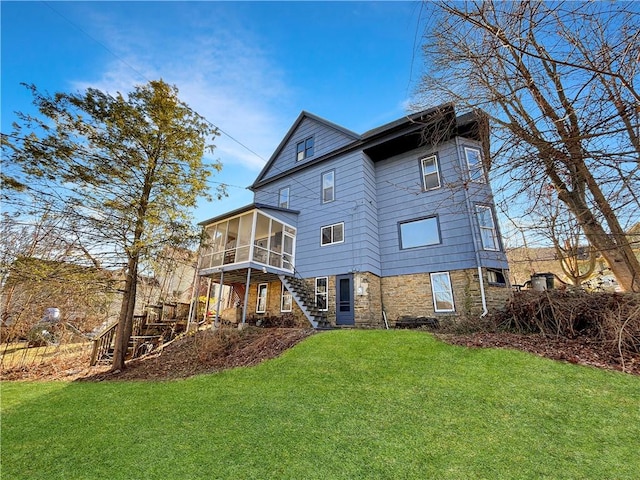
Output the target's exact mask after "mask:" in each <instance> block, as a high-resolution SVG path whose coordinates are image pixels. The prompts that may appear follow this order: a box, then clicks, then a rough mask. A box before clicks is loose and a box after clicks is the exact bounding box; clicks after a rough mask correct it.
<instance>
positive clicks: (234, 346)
mask: <svg viewBox="0 0 640 480" xmlns="http://www.w3.org/2000/svg"><path fill="white" fill-rule="evenodd" d="M313 333H314V330H311V329H297V328H266V329H265V328H256V327H253V328H251V327H249V328H247V329H245V330H242V331H238V330H236V329H228V330H225V329H223V330H217V331H213V330H203V331H200V332H198V333H197V334H195V335H189V336H186V337H183V338H181V339H178V340H177V341H175V342H174V343H172V344H170V345H168V346H166V347H165V348H164V349H163V350H161V351H159V352H156V353H152V354H150V355H148V356H146V357H141V358H138V359H135V360H132V361H130V362H128V363H127V368H126V369H125V370H124V371H121V372H120V371H116V372H111V371H106V372H99V373H97V374H95V375H89V376H85V377H80V378H78V380H79V381H104V380H171V379H177V378H187V377H191V376H194V375H199V374H203V373H213V372H219V371H221V370H226V369H229V368H235V367H248V366H252V365H257V364H259V363H261V362H263V361H264V360H267V359H270V358H275V357H277V356H278V355H280V354H281V353H282V352H284V351H285V350H287V349H289V348H291V347H293V346H294V345H295V344H297V343H298V342H300V341H301V340H303V339H305V338H307V337H308V336H309V335H312V334H313Z"/></svg>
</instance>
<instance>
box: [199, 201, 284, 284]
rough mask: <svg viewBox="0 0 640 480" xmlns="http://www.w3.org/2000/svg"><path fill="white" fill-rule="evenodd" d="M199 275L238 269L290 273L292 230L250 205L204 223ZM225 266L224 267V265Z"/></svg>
mask: <svg viewBox="0 0 640 480" xmlns="http://www.w3.org/2000/svg"><path fill="white" fill-rule="evenodd" d="M204 234H205V236H204V242H203V245H202V247H201V252H200V274H201V275H203V274H204V275H206V274H207V273H209V272H215V271H220V270H221V269H222V267H224V268H223V269H224V270H225V271H228V270H233V269H236V268H237V269H242V268H249V267H250V268H260V267H261V266H264V267H269V269H270V270H271V269H273V268H275V269H278V270H282V271H283V273H286V272H288V273H291V272H293V266H294V250H295V244H296V229H295V228H294V227H292V226H291V225H288V224H287V223H285V222H283V221H281V220H278V219H276V218H275V217H273V216H271V215H268V214H267V213H265V212H264V211H262V210H259V209H257V208H254V209H253V210H249V211H246V212H242V213H239V214H237V215H235V216H229V217H226V218H224V219H220V220H217V221H216V220H214V221H212V223H207V224H205V230H204ZM227 267H228V268H227Z"/></svg>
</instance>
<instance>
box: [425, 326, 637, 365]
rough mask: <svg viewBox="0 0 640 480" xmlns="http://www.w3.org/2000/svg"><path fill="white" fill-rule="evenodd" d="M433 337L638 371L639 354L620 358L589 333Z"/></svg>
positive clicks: (466, 344) (437, 335)
mask: <svg viewBox="0 0 640 480" xmlns="http://www.w3.org/2000/svg"><path fill="white" fill-rule="evenodd" d="M436 337H438V338H440V339H441V340H443V341H444V342H447V343H450V344H453V345H461V346H465V347H474V348H507V349H513V350H522V351H525V352H529V353H533V354H535V355H539V356H541V357H546V358H550V359H553V360H559V361H564V362H569V363H575V364H580V365H589V366H593V367H598V368H603V369H606V370H618V371H621V372H625V373H630V374H633V375H640V354H638V353H630V352H626V353H625V355H624V362H622V360H621V357H620V355H618V354H615V353H612V351H611V348H610V347H609V346H608V345H606V344H603V343H602V342H595V341H593V340H591V339H589V338H588V337H578V338H573V339H570V338H562V337H553V336H548V335H547V336H545V335H542V334H518V333H506V332H500V333H472V334H468V335H459V334H436Z"/></svg>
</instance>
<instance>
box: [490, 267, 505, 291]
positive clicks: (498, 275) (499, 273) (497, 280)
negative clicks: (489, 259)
mask: <svg viewBox="0 0 640 480" xmlns="http://www.w3.org/2000/svg"><path fill="white" fill-rule="evenodd" d="M487 280H488V281H489V284H491V285H498V286H501V287H504V286H506V285H507V280H506V278H505V276H504V270H500V269H497V268H488V269H487Z"/></svg>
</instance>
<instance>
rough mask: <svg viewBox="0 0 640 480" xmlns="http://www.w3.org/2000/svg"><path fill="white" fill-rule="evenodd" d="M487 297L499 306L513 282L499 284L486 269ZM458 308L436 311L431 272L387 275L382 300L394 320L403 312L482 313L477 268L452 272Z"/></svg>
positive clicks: (490, 304) (416, 314)
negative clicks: (488, 277)
mask: <svg viewBox="0 0 640 480" xmlns="http://www.w3.org/2000/svg"><path fill="white" fill-rule="evenodd" d="M482 273H483V279H484V287H485V299H486V303H487V308H489V309H492V308H500V307H501V306H503V305H504V304H505V303H506V301H507V300H508V299H509V298H510V296H511V288H510V285H509V284H508V283H507V285H504V286H497V285H491V284H489V283H488V280H487V276H486V271H485V270H483V272H482ZM449 277H450V279H451V288H452V290H453V301H454V305H455V312H437V313H436V312H435V309H434V306H433V294H432V291H431V277H430V275H429V274H428V273H421V274H413V275H398V276H395V277H384V278H382V279H381V284H382V301H383V304H384V308H385V311H386V314H387V319H388V320H389V323H391V324H395V322H396V320H398V319H399V318H400V317H402V316H411V317H438V318H440V317H444V318H446V317H451V316H460V315H470V316H475V315H480V314H481V313H482V298H481V296H480V282H479V281H478V270H477V269H467V270H456V271H451V272H449Z"/></svg>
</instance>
